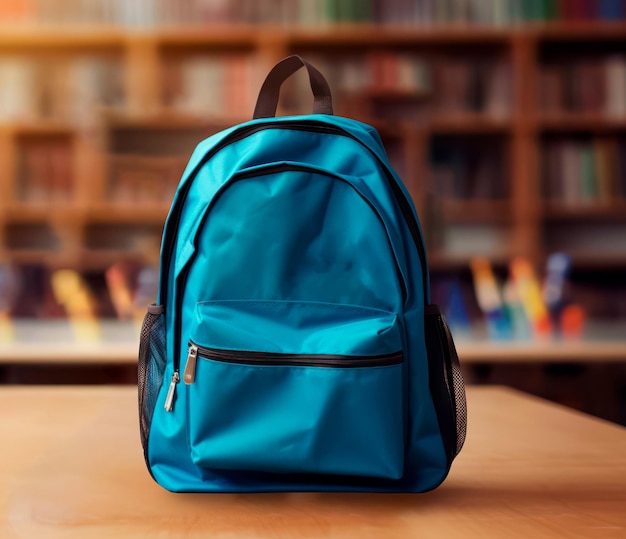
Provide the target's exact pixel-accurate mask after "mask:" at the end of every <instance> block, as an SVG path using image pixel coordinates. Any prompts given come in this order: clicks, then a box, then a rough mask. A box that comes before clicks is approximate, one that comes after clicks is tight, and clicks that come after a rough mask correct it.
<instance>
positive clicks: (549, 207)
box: [543, 200, 626, 221]
mask: <svg viewBox="0 0 626 539" xmlns="http://www.w3.org/2000/svg"><path fill="white" fill-rule="evenodd" d="M543 216H544V218H545V219H548V220H586V219H597V220H599V221H600V220H607V221H613V220H617V221H626V200H615V201H612V202H610V203H600V202H590V203H588V204H576V205H568V204H565V203H563V202H550V201H548V202H546V203H545V207H544V209H543Z"/></svg>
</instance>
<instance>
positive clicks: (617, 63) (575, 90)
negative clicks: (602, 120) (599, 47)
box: [540, 54, 626, 117]
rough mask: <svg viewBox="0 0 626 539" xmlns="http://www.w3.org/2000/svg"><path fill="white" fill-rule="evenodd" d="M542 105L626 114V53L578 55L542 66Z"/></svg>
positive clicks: (559, 110) (551, 109)
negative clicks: (598, 56) (594, 55)
mask: <svg viewBox="0 0 626 539" xmlns="http://www.w3.org/2000/svg"><path fill="white" fill-rule="evenodd" d="M540 81H541V82H540V97H541V105H542V108H543V110H544V111H546V112H548V113H557V114H558V113H563V112H580V113H592V114H602V115H606V116H608V117H615V116H626V55H624V54H613V55H609V56H607V57H604V58H597V57H593V56H590V57H586V58H585V57H582V58H581V57H578V58H576V60H573V61H562V62H559V63H558V64H557V63H553V62H550V63H546V64H545V65H544V66H543V67H542V69H541V79H540Z"/></svg>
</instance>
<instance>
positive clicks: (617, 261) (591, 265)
mask: <svg viewBox="0 0 626 539" xmlns="http://www.w3.org/2000/svg"><path fill="white" fill-rule="evenodd" d="M568 254H569V255H570V256H571V257H572V265H573V266H574V267H576V268H579V269H615V270H622V269H626V253H624V252H613V253H610V252H602V251H597V252H596V251H586V250H569V251H568Z"/></svg>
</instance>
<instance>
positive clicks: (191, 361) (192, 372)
mask: <svg viewBox="0 0 626 539" xmlns="http://www.w3.org/2000/svg"><path fill="white" fill-rule="evenodd" d="M197 360H198V347H197V346H196V345H195V344H190V345H189V353H188V354H187V364H186V365H185V372H184V373H183V382H185V384H187V385H191V384H193V383H194V382H195V381H196V362H197Z"/></svg>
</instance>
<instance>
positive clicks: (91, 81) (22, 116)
mask: <svg viewBox="0 0 626 539" xmlns="http://www.w3.org/2000/svg"><path fill="white" fill-rule="evenodd" d="M123 103H124V88H123V77H122V69H121V64H120V62H119V61H117V60H115V59H111V58H107V57H89V56H83V55H79V56H74V57H72V58H65V57H56V56H55V57H47V56H43V55H42V56H40V57H31V56H17V55H15V56H11V55H5V56H1V57H0V121H5V122H7V121H22V120H37V119H54V120H70V121H72V122H74V123H76V124H81V123H86V122H90V121H91V120H93V119H94V114H96V111H97V108H98V106H110V107H119V106H122V105H123Z"/></svg>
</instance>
